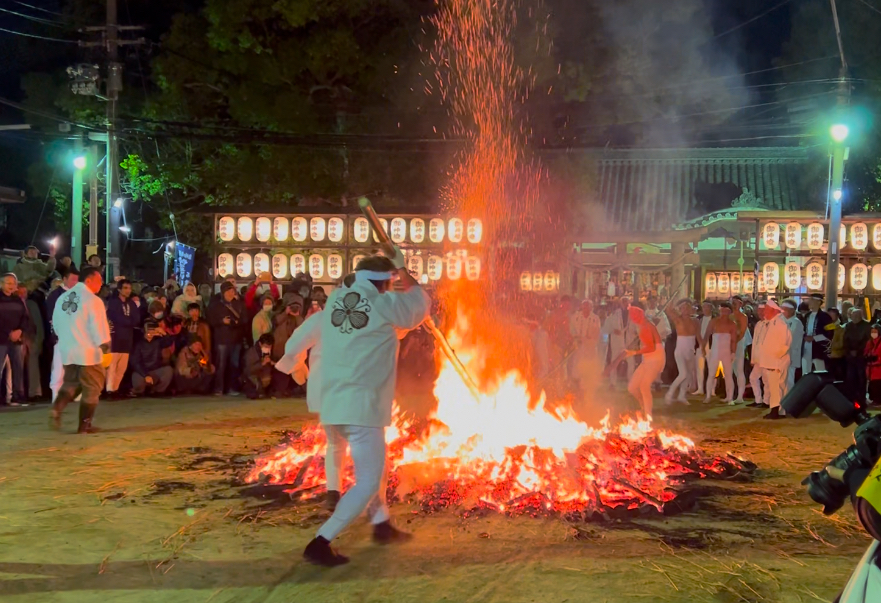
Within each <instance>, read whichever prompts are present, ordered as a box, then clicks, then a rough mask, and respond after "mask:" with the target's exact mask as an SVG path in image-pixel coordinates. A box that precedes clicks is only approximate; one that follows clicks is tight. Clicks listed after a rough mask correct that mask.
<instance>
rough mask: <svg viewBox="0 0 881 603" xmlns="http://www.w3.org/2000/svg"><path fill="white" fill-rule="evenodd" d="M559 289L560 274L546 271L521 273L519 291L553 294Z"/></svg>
mask: <svg viewBox="0 0 881 603" xmlns="http://www.w3.org/2000/svg"><path fill="white" fill-rule="evenodd" d="M559 289H560V273H559V272H554V271H553V270H548V271H546V272H521V273H520V290H521V291H533V292H542V291H543V292H554V291H559Z"/></svg>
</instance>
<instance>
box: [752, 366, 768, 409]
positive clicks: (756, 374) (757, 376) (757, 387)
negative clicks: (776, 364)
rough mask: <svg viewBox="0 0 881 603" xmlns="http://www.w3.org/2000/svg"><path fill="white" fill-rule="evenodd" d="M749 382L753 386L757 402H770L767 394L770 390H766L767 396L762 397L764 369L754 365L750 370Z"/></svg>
mask: <svg viewBox="0 0 881 603" xmlns="http://www.w3.org/2000/svg"><path fill="white" fill-rule="evenodd" d="M749 384H750V385H751V386H752V388H753V397H754V398H755V400H756V403H757V404H761V403H765V404H767V403H768V400H767V395H768V392H767V391H766V392H765V398H762V369H761V368H759V367H758V366H756V365H755V364H754V365H753V368H752V370H751V371H750V372H749Z"/></svg>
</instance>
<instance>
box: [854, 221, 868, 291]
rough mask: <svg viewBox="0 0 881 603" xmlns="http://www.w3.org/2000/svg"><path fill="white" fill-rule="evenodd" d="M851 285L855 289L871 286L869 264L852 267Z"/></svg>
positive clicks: (861, 289) (860, 289)
mask: <svg viewBox="0 0 881 603" xmlns="http://www.w3.org/2000/svg"><path fill="white" fill-rule="evenodd" d="M851 232H853V231H851ZM850 286H851V288H853V289H854V290H855V291H863V290H864V289H865V288H866V287H868V286H869V267H868V266H866V265H865V264H854V265H853V266H851V267H850Z"/></svg>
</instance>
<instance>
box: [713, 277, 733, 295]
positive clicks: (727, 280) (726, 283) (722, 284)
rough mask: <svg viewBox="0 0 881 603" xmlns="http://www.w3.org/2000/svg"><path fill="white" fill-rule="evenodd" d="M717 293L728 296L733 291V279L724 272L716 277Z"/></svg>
mask: <svg viewBox="0 0 881 603" xmlns="http://www.w3.org/2000/svg"><path fill="white" fill-rule="evenodd" d="M716 291H718V292H719V294H720V295H728V293H729V292H730V291H731V277H730V276H729V275H728V273H727V272H723V273H722V274H720V275H718V276H717V277H716Z"/></svg>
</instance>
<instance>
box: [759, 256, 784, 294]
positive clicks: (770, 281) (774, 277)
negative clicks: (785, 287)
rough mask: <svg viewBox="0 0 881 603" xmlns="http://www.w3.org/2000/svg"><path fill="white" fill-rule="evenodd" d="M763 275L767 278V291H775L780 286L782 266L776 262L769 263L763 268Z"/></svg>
mask: <svg viewBox="0 0 881 603" xmlns="http://www.w3.org/2000/svg"><path fill="white" fill-rule="evenodd" d="M762 274H763V275H764V277H765V290H766V291H775V290H776V289H777V285H779V284H780V266H778V265H777V263H776V262H768V263H767V264H765V265H764V266H763V267H762Z"/></svg>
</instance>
